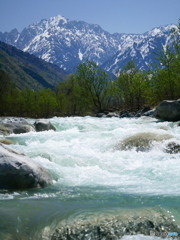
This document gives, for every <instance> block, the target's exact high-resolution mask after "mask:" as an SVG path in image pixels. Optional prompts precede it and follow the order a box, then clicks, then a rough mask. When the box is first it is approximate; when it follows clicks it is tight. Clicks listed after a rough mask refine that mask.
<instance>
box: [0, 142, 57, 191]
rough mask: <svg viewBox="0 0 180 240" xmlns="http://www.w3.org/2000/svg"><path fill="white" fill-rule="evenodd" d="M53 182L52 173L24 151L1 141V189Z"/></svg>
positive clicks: (38, 185) (28, 186)
mask: <svg viewBox="0 0 180 240" xmlns="http://www.w3.org/2000/svg"><path fill="white" fill-rule="evenodd" d="M50 184H52V178H51V175H50V173H49V172H48V171H47V170H46V169H45V168H43V167H42V166H40V165H39V164H38V163H36V162H35V161H33V160H32V159H30V158H28V157H27V156H25V155H24V154H22V153H19V152H16V151H15V150H13V149H11V148H9V147H7V146H4V145H3V144H1V143H0V189H28V188H40V187H46V186H47V185H50Z"/></svg>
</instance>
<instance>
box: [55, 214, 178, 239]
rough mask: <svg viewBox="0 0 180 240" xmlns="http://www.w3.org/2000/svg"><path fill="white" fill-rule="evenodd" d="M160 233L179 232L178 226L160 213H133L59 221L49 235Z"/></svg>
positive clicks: (105, 236) (102, 236)
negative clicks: (123, 215)
mask: <svg viewBox="0 0 180 240" xmlns="http://www.w3.org/2000/svg"><path fill="white" fill-rule="evenodd" d="M153 232H154V233H156V234H157V233H160V234H161V236H162V234H164V236H166V235H165V234H167V233H168V232H177V233H179V232H180V229H179V228H178V226H177V225H176V224H175V223H174V222H173V221H172V219H171V218H169V217H167V216H165V215H164V214H160V213H154V212H153V213H152V214H151V213H149V214H148V215H144V214H143V215H142V214H141V213H139V215H135V216H133V214H132V216H131V217H128V216H126V218H124V217H122V216H114V217H105V218H102V217H101V218H98V219H92V220H89V221H88V220H85V221H80V220H77V221H74V222H67V221H66V223H61V225H60V226H59V227H58V228H56V230H55V231H54V233H53V234H52V235H51V236H52V238H51V239H60V240H74V239H76V240H84V239H93V240H99V239H103V240H112V239H113V240H117V239H121V238H122V237H123V236H126V235H137V234H143V235H147V236H149V235H150V233H153Z"/></svg>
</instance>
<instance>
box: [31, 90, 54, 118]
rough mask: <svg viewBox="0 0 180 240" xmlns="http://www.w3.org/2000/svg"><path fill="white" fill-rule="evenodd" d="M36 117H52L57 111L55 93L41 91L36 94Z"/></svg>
mask: <svg viewBox="0 0 180 240" xmlns="http://www.w3.org/2000/svg"><path fill="white" fill-rule="evenodd" d="M35 98H36V115H37V116H36V117H45V118H47V117H52V116H54V114H55V112H56V109H57V100H56V95H55V92H53V91H52V90H50V89H43V90H40V91H39V92H36V97H35Z"/></svg>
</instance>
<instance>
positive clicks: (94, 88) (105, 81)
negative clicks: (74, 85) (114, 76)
mask: <svg viewBox="0 0 180 240" xmlns="http://www.w3.org/2000/svg"><path fill="white" fill-rule="evenodd" d="M75 75H76V78H77V81H78V85H79V87H80V88H79V89H80V98H81V102H83V104H84V106H85V107H86V108H87V109H89V110H91V111H96V112H101V111H103V110H104V109H106V108H107V106H108V103H109V94H108V90H109V83H110V78H109V76H108V74H107V73H106V72H104V71H103V70H101V69H100V68H99V67H98V66H97V65H96V64H95V63H94V62H91V61H88V60H87V61H86V62H84V63H81V64H79V65H78V67H77V70H76V73H75Z"/></svg>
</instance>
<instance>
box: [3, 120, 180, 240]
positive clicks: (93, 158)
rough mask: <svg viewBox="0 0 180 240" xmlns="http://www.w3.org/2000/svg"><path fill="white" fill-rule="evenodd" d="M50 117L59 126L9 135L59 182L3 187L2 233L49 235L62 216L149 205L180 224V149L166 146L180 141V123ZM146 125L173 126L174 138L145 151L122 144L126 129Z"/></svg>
mask: <svg viewBox="0 0 180 240" xmlns="http://www.w3.org/2000/svg"><path fill="white" fill-rule="evenodd" d="M29 121H30V122H32V123H33V122H34V120H32V119H31V120H29ZM50 121H51V123H52V124H54V125H55V127H56V129H57V131H56V132H54V131H46V132H30V133H26V134H19V135H14V134H12V135H10V136H9V137H7V138H8V139H11V140H13V141H14V142H16V144H14V145H12V146H11V147H13V148H14V149H16V150H18V151H20V152H23V153H25V154H26V155H28V156H29V157H30V158H32V159H34V160H35V161H36V162H38V163H40V164H41V165H42V166H44V167H45V168H47V169H48V170H49V171H50V172H51V174H52V176H53V180H54V184H53V185H52V186H49V187H47V188H44V189H38V190H29V191H21V192H20V191H12V192H8V191H1V192H0V237H1V238H2V239H32V240H35V239H50V238H49V236H51V233H53V230H54V229H55V228H56V227H57V225H58V224H59V223H60V222H64V221H73V220H74V219H75V220H76V219H81V220H86V219H89V218H91V217H93V216H100V215H101V214H107V215H114V214H117V213H122V212H123V213H125V212H126V213H127V214H131V212H133V211H137V210H138V211H144V210H145V209H146V211H151V210H153V211H157V212H163V213H165V214H166V215H168V216H170V217H171V218H172V220H173V221H174V222H176V223H177V224H179V225H180V204H179V202H180V181H179V178H180V153H178V154H168V153H166V152H165V151H164V149H165V147H166V145H167V144H168V143H169V142H171V141H174V142H177V143H180V127H177V123H170V122H159V121H157V120H156V119H153V118H147V117H146V118H138V119H119V118H107V119H106V118H103V119H99V118H93V117H84V118H83V117H72V118H57V117H54V118H52V119H50ZM143 132H151V133H158V134H164V133H168V134H171V135H172V139H171V140H166V141H163V142H155V143H153V147H152V149H151V150H149V151H146V152H140V151H139V152H137V151H136V150H135V149H131V150H128V151H119V150H116V148H115V146H117V144H118V143H120V142H121V141H122V140H123V139H125V138H126V137H129V136H132V135H134V134H136V133H143ZM148 209H149V210H148ZM47 231H48V233H47ZM12 236H13V238H12ZM1 238H0V239H1ZM146 238H147V239H149V240H151V239H158V238H156V237H150V236H149V237H145V236H141V235H138V236H134V238H133V237H132V238H129V239H146ZM123 239H126V237H124V238H123Z"/></svg>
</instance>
